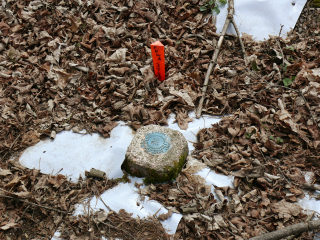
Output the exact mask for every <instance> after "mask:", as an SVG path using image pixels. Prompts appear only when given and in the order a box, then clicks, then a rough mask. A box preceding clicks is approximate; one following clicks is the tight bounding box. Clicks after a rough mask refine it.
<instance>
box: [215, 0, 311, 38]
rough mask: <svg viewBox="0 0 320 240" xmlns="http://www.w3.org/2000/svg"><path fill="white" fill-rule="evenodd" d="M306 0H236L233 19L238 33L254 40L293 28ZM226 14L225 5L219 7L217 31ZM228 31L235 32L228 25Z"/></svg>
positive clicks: (285, 32)
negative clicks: (250, 36) (245, 34)
mask: <svg viewBox="0 0 320 240" xmlns="http://www.w3.org/2000/svg"><path fill="white" fill-rule="evenodd" d="M305 3H306V0H281V1H278V0H258V1H257V0H237V1H235V3H234V7H235V15H234V19H235V22H236V24H237V26H238V28H239V31H240V33H247V34H250V35H252V36H253V37H254V39H256V40H264V39H268V38H269V35H273V36H278V34H279V32H280V28H281V25H283V28H282V31H281V35H282V36H284V37H285V36H286V34H287V33H288V32H289V31H290V30H291V29H292V28H294V26H295V24H296V22H297V20H298V18H299V16H300V13H301V11H302V9H303V7H304V5H305ZM226 16H227V6H225V7H223V8H221V12H220V14H218V16H217V31H218V32H221V31H222V28H223V25H224V22H225V19H226ZM228 32H229V33H231V34H235V30H234V28H233V26H232V27H230V25H229V29H228Z"/></svg>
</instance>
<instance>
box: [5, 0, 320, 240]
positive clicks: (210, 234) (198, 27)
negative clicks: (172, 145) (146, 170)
mask: <svg viewBox="0 0 320 240" xmlns="http://www.w3.org/2000/svg"><path fill="white" fill-rule="evenodd" d="M4 3H5V4H6V6H2V8H1V10H0V17H1V19H2V21H1V22H0V30H1V33H2V36H1V42H0V80H1V81H0V102H1V106H0V109H1V116H0V124H1V127H0V133H1V134H0V154H1V159H2V161H1V162H0V167H1V170H0V178H1V182H0V194H1V195H3V196H7V197H1V200H0V212H1V215H0V216H1V217H0V229H1V231H0V238H5V237H8V238H9V239H32V238H36V239H41V238H42V239H47V238H48V237H49V238H50V237H51V236H52V235H53V233H54V232H55V231H56V229H57V228H58V227H59V226H60V229H61V233H62V236H63V237H65V238H66V239H75V238H77V239H80V238H82V239H89V238H92V239H99V238H100V236H106V237H119V238H123V239H133V238H135V239H165V238H166V233H165V231H164V230H163V228H162V227H161V225H160V224H159V222H158V220H157V219H134V218H132V217H130V215H128V214H127V213H125V212H123V211H122V212H119V213H115V212H111V213H109V214H108V215H107V216H103V213H94V214H92V215H90V214H89V215H83V216H80V217H74V216H72V215H71V213H72V211H73V209H74V205H75V204H76V203H78V202H79V201H80V200H82V199H85V198H87V197H88V196H91V195H93V194H95V195H100V194H102V192H104V191H105V190H107V189H109V188H111V187H113V186H115V185H116V184H117V183H118V182H119V181H120V180H118V181H117V180H107V179H105V180H104V181H99V180H96V179H91V178H88V179H80V181H79V182H78V183H71V182H69V181H67V179H66V178H65V177H64V176H63V175H59V174H57V175H56V176H51V175H46V174H41V173H39V171H37V170H29V169H25V168H23V167H21V166H19V164H17V162H16V160H15V153H19V152H20V151H21V150H23V149H25V148H26V147H28V146H31V145H34V144H35V143H37V142H38V141H39V140H40V139H43V138H45V137H51V138H54V137H55V134H56V133H58V132H60V131H62V130H71V129H72V130H73V131H75V132H80V130H82V129H86V130H87V131H88V132H98V133H101V134H102V135H103V136H104V137H108V136H109V133H110V131H111V130H112V129H113V128H114V127H115V126H116V124H117V123H116V122H117V121H119V120H122V121H125V122H127V123H128V124H130V126H132V127H133V128H134V129H137V128H139V127H141V126H143V125H147V124H154V123H158V124H162V125H165V124H166V123H167V117H168V116H169V114H170V113H172V112H173V113H176V120H177V122H178V124H179V126H181V127H182V128H186V126H187V124H188V121H190V119H188V118H187V117H186V116H188V115H187V112H188V111H190V110H193V109H194V106H196V105H197V103H198V101H199V99H200V97H201V87H202V84H203V79H204V73H205V72H206V70H207V68H208V65H209V62H210V58H211V55H212V53H213V49H214V47H215V45H216V42H217V37H218V35H217V34H216V33H215V31H214V28H215V27H214V25H212V22H211V21H207V22H204V21H203V20H204V18H205V17H207V16H204V15H203V14H202V13H200V11H199V1H191V2H189V1H183V2H180V4H177V5H174V3H171V2H170V3H169V2H166V1H135V3H134V4H133V1H131V0H128V1H112V2H106V1H84V2H82V1H51V0H47V1H4ZM316 11H319V10H317V9H305V13H304V15H302V17H301V20H302V21H303V22H300V23H299V24H298V25H297V27H296V31H294V32H293V33H292V34H291V35H290V36H289V37H288V38H286V39H281V38H277V37H272V38H270V39H269V40H267V41H264V42H254V41H252V39H251V38H250V37H249V36H243V38H242V40H243V41H244V45H245V48H246V53H247V55H248V59H247V61H248V62H247V63H248V66H249V67H247V66H246V65H245V61H244V59H243V57H242V55H241V48H240V45H239V43H238V41H237V39H236V38H234V37H231V36H227V37H226V39H225V42H224V44H223V46H222V50H221V53H220V56H219V58H218V66H216V68H215V69H214V72H213V75H212V76H211V78H212V79H210V82H211V83H210V85H209V86H208V91H207V97H206V100H205V101H204V108H203V112H204V113H207V114H214V115H227V114H232V115H231V116H229V117H225V118H224V119H223V120H222V122H221V123H220V124H219V125H215V126H213V127H212V128H209V129H204V130H202V131H201V132H200V133H199V134H198V139H199V143H198V144H197V145H196V150H195V151H194V152H193V155H194V157H195V158H198V159H200V160H201V161H203V162H204V163H205V164H206V165H207V166H209V167H210V168H212V169H214V170H216V171H218V172H221V173H224V174H226V175H229V174H231V175H233V176H234V177H235V181H234V188H230V187H228V188H223V187H220V188H219V187H215V193H216V195H217V196H218V197H217V198H218V199H216V198H215V197H214V195H213V194H212V193H210V189H209V188H208V187H206V186H205V185H204V183H203V182H201V181H202V180H201V178H198V177H195V176H193V175H191V174H188V171H187V170H188V169H185V170H184V171H183V172H182V174H181V175H179V177H178V178H177V181H176V182H174V183H167V184H161V185H150V186H149V187H148V188H150V191H147V190H145V191H144V193H145V194H146V195H148V196H149V197H150V198H151V199H155V200H157V201H159V202H160V203H162V204H163V205H164V206H166V207H167V208H168V209H170V210H171V211H173V212H174V211H177V212H180V213H182V214H183V218H182V221H181V222H180V225H179V227H178V230H177V233H176V235H175V238H176V239H197V238H203V239H246V238H249V237H252V236H256V235H259V234H260V233H261V232H265V231H273V230H276V229H278V228H280V227H282V226H287V225H290V224H293V223H298V222H301V221H307V220H308V219H309V218H310V216H308V215H306V214H305V213H304V212H303V211H302V209H301V208H299V207H298V205H297V201H298V200H299V199H300V198H301V197H303V196H304V191H303V189H304V188H305V184H306V182H305V179H304V172H305V171H308V172H312V173H313V177H312V178H311V184H319V183H320V182H319V179H320V171H319V167H320V165H319V156H318V152H319V147H320V134H319V124H320V120H319V119H320V111H319V107H318V106H319V104H320V98H319V90H320V89H319V88H320V86H319V82H320V74H319V72H320V71H319V68H320V59H319V49H320V46H319V44H320V34H319V33H320V29H319V25H320V24H319V21H320V19H319V18H318V17H317V16H319V15H317V14H319V13H317V12H316ZM155 40H160V41H161V42H162V43H164V45H165V46H166V62H167V65H166V68H167V79H166V80H165V81H164V82H162V83H160V82H158V81H157V80H156V79H155V78H154V77H153V73H152V61H151V54H150V49H149V46H150V44H151V43H152V42H154V41H155ZM279 43H280V45H279ZM279 46H280V47H281V48H280V47H279ZM281 52H282V53H283V55H282V54H281ZM284 63H285V65H286V67H285V66H284ZM16 157H17V156H16ZM199 181H200V182H199ZM308 193H309V194H310V195H314V196H315V197H317V198H319V194H318V195H317V194H313V193H314V192H313V191H310V192H308ZM219 199H220V200H219ZM30 203H32V204H30ZM101 214H102V215H101ZM165 217H166V216H161V218H165ZM119 229H121V230H119ZM313 234H314V233H313V232H309V233H304V234H302V235H301V236H298V237H296V239H313Z"/></svg>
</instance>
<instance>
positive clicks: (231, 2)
mask: <svg viewBox="0 0 320 240" xmlns="http://www.w3.org/2000/svg"><path fill="white" fill-rule="evenodd" d="M233 14H234V0H229V1H228V15H227V18H226V21H225V22H224V25H223V28H222V32H221V35H220V38H219V41H218V44H217V47H216V49H215V51H214V53H213V55H212V59H211V61H210V65H209V68H208V70H207V73H206V77H205V80H204V84H203V87H202V96H201V99H200V102H199V107H198V109H197V112H196V118H200V116H201V112H202V106H203V101H204V98H205V95H206V92H207V87H208V82H209V77H210V74H211V72H212V69H213V67H214V66H215V65H216V64H217V59H218V55H219V52H220V48H221V45H222V42H223V39H224V36H225V34H226V31H227V28H228V26H229V24H230V22H231V21H232V18H233Z"/></svg>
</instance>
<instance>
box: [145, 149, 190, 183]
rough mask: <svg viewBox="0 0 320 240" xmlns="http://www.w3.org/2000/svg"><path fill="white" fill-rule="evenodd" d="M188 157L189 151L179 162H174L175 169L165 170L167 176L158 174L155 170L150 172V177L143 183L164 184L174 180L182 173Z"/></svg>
mask: <svg viewBox="0 0 320 240" xmlns="http://www.w3.org/2000/svg"><path fill="white" fill-rule="evenodd" d="M187 156H188V151H186V152H185V153H184V154H183V155H181V156H180V159H179V161H175V162H174V166H173V167H168V168H167V169H166V170H165V174H161V175H159V174H157V172H156V171H155V170H150V172H149V174H148V175H149V176H147V177H146V178H145V179H144V180H143V181H144V183H145V184H150V183H162V182H168V181H171V180H174V179H175V178H176V177H177V176H178V175H179V173H180V171H181V169H182V167H183V165H184V163H185V162H186V158H187Z"/></svg>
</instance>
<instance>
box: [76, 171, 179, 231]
mask: <svg viewBox="0 0 320 240" xmlns="http://www.w3.org/2000/svg"><path fill="white" fill-rule="evenodd" d="M130 180H131V182H130V183H120V184H118V185H117V186H115V187H114V188H112V189H109V190H107V191H106V192H104V193H103V194H102V195H101V196H100V198H101V199H102V200H101V199H100V198H96V197H93V198H92V199H91V200H90V203H89V205H90V208H91V209H92V210H93V211H98V210H100V209H103V210H105V211H106V212H109V209H108V208H107V207H106V206H105V205H107V206H108V207H109V208H110V209H112V210H113V211H115V212H118V211H119V210H120V209H124V210H126V211H127V212H128V213H132V216H133V217H135V218H136V217H139V218H147V217H151V216H153V215H156V216H159V215H160V214H164V213H167V212H168V210H167V209H166V208H164V207H163V206H162V205H161V204H160V203H158V202H157V201H154V200H149V198H148V197H144V199H143V200H142V199H141V198H140V195H139V194H138V189H137V188H136V187H135V183H142V179H140V178H135V177H130ZM86 208H87V206H86V204H84V205H83V204H79V205H77V206H76V211H75V215H78V214H83V213H84V212H86V211H87V210H86ZM181 217H182V215H181V214H177V213H173V214H172V216H171V217H170V218H169V219H167V220H165V221H161V223H162V225H163V228H164V229H166V231H167V233H169V234H174V233H175V232H176V229H177V227H178V224H179V222H180V219H181Z"/></svg>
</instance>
